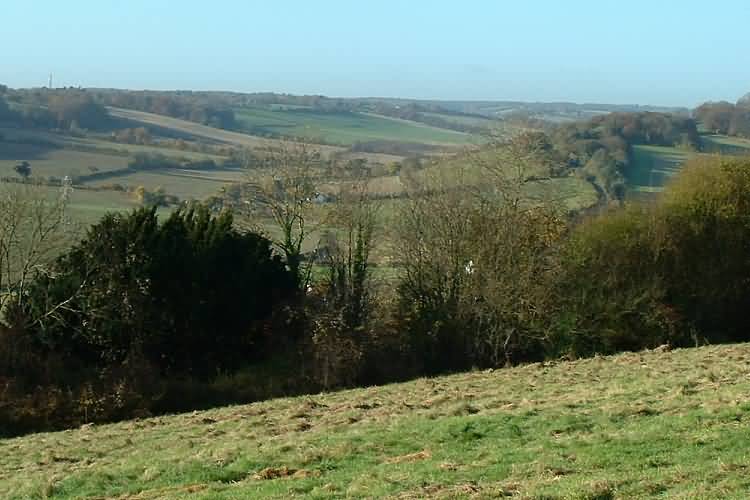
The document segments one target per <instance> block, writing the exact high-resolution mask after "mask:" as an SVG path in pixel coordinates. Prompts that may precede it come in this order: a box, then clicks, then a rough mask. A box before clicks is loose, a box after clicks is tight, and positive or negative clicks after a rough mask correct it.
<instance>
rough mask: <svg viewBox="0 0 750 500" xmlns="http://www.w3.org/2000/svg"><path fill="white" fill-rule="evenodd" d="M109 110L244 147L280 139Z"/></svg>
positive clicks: (267, 144) (136, 120)
mask: <svg viewBox="0 0 750 500" xmlns="http://www.w3.org/2000/svg"><path fill="white" fill-rule="evenodd" d="M109 112H110V114H111V115H112V116H114V117H116V118H121V119H125V120H129V121H131V122H134V123H140V124H143V125H146V126H149V125H150V126H155V127H162V128H165V129H169V130H172V131H175V132H179V133H183V134H186V135H189V136H193V137H198V138H200V139H204V140H210V141H215V142H220V143H225V144H232V145H234V146H239V147H244V148H263V147H272V146H277V145H278V144H279V141H277V140H273V139H264V138H261V137H255V136H252V135H248V134H241V133H239V132H232V131H229V130H221V129H218V128H214V127H209V126H206V125H201V124H199V123H193V122H189V121H186V120H180V119H178V118H171V117H168V116H163V115H156V114H153V113H145V112H143V111H134V110H131V109H120V108H109ZM319 149H320V150H321V152H323V153H330V152H333V151H338V150H339V149H340V148H335V147H332V146H320V148H319Z"/></svg>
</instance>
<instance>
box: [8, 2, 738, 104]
mask: <svg viewBox="0 0 750 500" xmlns="http://www.w3.org/2000/svg"><path fill="white" fill-rule="evenodd" d="M0 18H2V25H3V33H2V35H3V45H4V48H3V50H2V51H0V83H5V84H7V85H10V86H12V87H26V86H40V85H44V84H45V83H46V79H47V75H48V74H49V72H53V73H54V75H55V84H56V85H82V86H84V87H121V88H137V89H143V88H149V89H178V88H179V89H213V90H236V91H245V92H257V91H276V92H290V93H295V94H325V95H330V96H342V97H353V96H393V97H411V98H442V99H473V100H480V99H497V100H502V99H507V100H526V101H575V102H584V101H585V102H608V103H641V104H665V105H687V106H693V105H696V104H698V103H700V102H702V101H705V100H720V99H727V100H732V101H734V100H736V99H737V98H738V97H740V96H741V95H743V94H745V93H747V92H750V28H749V27H750V0H716V1H714V2H706V1H705V0H701V1H698V0H649V1H643V0H619V1H615V0H609V1H607V0H598V1H583V0H568V1H565V0H536V1H534V0H515V1H501V0H494V1H493V0H484V1H480V0H463V1H455V0H454V1H442V0H429V1H428V0H411V1H410V0H400V1H392V0H377V1H376V0H371V1H362V0H359V1H358V0H349V1H339V0H319V1H314V0H308V1H296V0H286V1H284V0H265V1H255V0H244V1H243V0H212V1H205V0H203V1H196V0H179V1H178V0H128V1H124V0H123V1H116V0H67V1H60V0H2V5H0Z"/></svg>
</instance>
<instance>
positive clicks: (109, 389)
mask: <svg viewBox="0 0 750 500" xmlns="http://www.w3.org/2000/svg"><path fill="white" fill-rule="evenodd" d="M532 156H533V155H532ZM498 158H500V160H498V162H499V163H502V162H505V161H511V160H512V159H513V158H514V156H513V155H512V154H504V155H503V156H499V157H498ZM515 158H516V159H517V160H518V159H519V158H521V157H520V156H516V157H515ZM524 158H527V159H528V157H526V156H525V157H524ZM499 163H498V164H499ZM500 172H501V170H499V169H498V170H493V169H491V168H490V169H489V170H488V173H487V176H486V177H485V179H486V183H485V185H483V186H481V187H467V188H465V189H455V188H454V189H440V186H439V185H430V184H429V182H428V181H426V182H425V184H426V185H425V186H423V190H425V191H423V192H414V193H410V197H409V200H408V201H407V203H405V204H404V206H405V208H404V209H403V211H402V212H401V213H400V214H399V219H400V222H399V223H398V224H397V225H396V226H395V227H393V228H392V230H393V234H394V236H395V237H394V241H393V245H394V254H395V255H397V256H398V258H399V262H400V263H401V269H400V273H399V276H398V277H397V278H394V279H395V283H393V282H391V283H389V284H387V286H386V285H385V284H382V283H380V284H379V283H378V282H377V281H376V280H374V279H373V275H372V258H371V255H372V252H373V248H374V245H375V243H376V242H377V240H378V237H377V222H376V221H377V220H378V217H376V209H375V208H374V205H373V204H372V201H371V200H369V199H368V198H367V196H366V194H365V193H366V190H362V191H361V192H359V193H356V192H355V193H350V194H349V195H347V196H343V195H342V196H339V197H338V201H337V203H340V204H341V206H342V207H346V208H345V209H342V210H340V211H339V212H337V213H338V217H339V218H338V219H336V221H335V224H336V227H337V228H339V230H338V231H336V232H335V233H334V232H332V233H330V234H329V235H328V238H329V241H327V244H326V248H327V252H326V258H325V260H326V262H327V269H328V270H329V275H328V277H327V279H325V280H323V281H322V282H320V283H318V284H317V285H316V286H314V287H312V288H308V281H307V280H306V279H303V278H301V276H300V275H299V274H295V273H301V272H304V266H302V267H300V266H298V265H297V264H299V262H296V264H295V265H294V266H288V265H285V262H284V261H283V260H282V259H281V258H280V257H278V256H275V255H274V252H272V250H271V242H270V241H269V240H267V239H265V238H264V237H262V236H260V235H258V234H254V233H240V232H238V231H237V230H236V229H234V228H233V226H232V218H231V216H230V215H229V214H228V213H223V214H222V215H219V216H216V215H212V214H211V213H210V212H209V211H208V209H206V208H194V209H192V210H183V211H178V212H176V213H175V214H173V215H172V216H171V217H169V218H168V219H167V220H166V221H165V222H164V223H162V224H159V223H158V221H157V219H156V214H155V211H154V210H153V209H141V210H138V211H135V212H133V213H131V214H129V215H109V216H107V217H105V218H104V219H103V220H102V221H101V222H100V223H99V224H97V225H95V226H94V227H92V228H91V229H90V230H89V232H88V233H87V235H86V237H85V238H83V240H82V241H81V242H80V243H78V244H77V245H75V246H74V247H73V248H72V249H71V250H70V251H69V252H67V253H65V254H64V255H62V256H61V257H60V258H59V259H58V260H57V261H56V262H55V264H54V266H52V268H51V269H50V270H49V271H48V272H46V273H40V274H38V275H36V277H35V278H34V280H33V283H32V284H31V286H28V287H25V288H24V296H23V297H22V298H21V300H17V301H13V303H14V304H18V306H17V307H16V308H15V309H10V310H6V311H5V313H4V318H5V321H4V324H3V326H2V328H0V335H2V341H1V343H0V391H2V395H3V397H4V401H6V403H5V406H4V407H1V408H0V425H2V426H4V427H5V428H4V429H3V431H4V432H6V433H9V432H18V431H23V430H29V429H39V428H51V427H59V426H68V425H75V424H79V423H83V422H86V421H102V420H111V419H117V418H127V417H132V416H138V415H142V414H148V413H153V412H158V411H167V410H171V411H173V410H176V409H187V408H191V407H199V406H203V405H206V404H215V403H226V402H230V401H243V400H247V399H255V398H262V397H269V396H274V395H281V394H291V393H295V392H297V393H298V392H304V391H310V390H319V389H330V388H334V387H339V386H347V385H356V384H372V383H383V382H388V381H393V380H399V379H404V378H408V377H413V376H418V375H423V374H436V373H442V372H449V371H455V370H464V369H471V368H473V367H496V366H505V365H508V364H516V363H523V362H529V361H536V360H543V359H548V358H556V357H561V356H567V357H578V356H588V355H593V354H595V353H602V354H606V353H614V352H618V351H622V350H638V349H643V348H654V347H657V346H660V345H662V344H670V345H672V346H694V345H697V344H701V343H707V342H708V343H713V342H727V341H730V342H736V341H747V340H750V320H748V316H747V315H746V314H745V312H746V311H747V310H748V308H749V307H750V293H748V291H747V290H748V287H747V285H748V283H749V282H750V251H749V250H750V216H748V214H750V161H748V160H746V159H710V160H705V159H702V160H696V161H693V162H692V163H690V164H689V165H687V166H686V167H685V170H684V172H683V173H682V174H681V175H680V176H679V177H678V179H677V181H676V182H674V184H673V185H671V186H669V187H668V189H667V191H666V192H665V194H664V196H663V197H661V198H660V199H659V200H658V201H657V202H655V203H651V204H646V205H631V206H629V207H626V208H625V209H620V210H614V211H609V212H607V213H604V214H601V215H599V216H596V217H593V218H590V219H588V220H585V221H583V222H582V223H578V224H573V222H572V221H570V220H569V219H568V218H567V217H566V216H564V215H563V213H564V211H563V210H561V209H560V208H559V207H556V206H555V205H554V204H553V203H550V204H534V205H530V204H529V203H528V202H527V201H525V200H524V196H523V192H524V191H523V190H524V183H525V182H527V179H525V178H524V176H523V175H522V176H520V177H519V178H518V179H509V178H507V177H506V176H504V175H501V174H500ZM490 174H492V175H490ZM493 175H495V176H494V177H493ZM453 180H455V179H453ZM425 192H432V193H442V194H439V195H432V196H426V195H424V194H425ZM293 216H294V218H293V219H292V220H297V217H298V212H296V211H295V212H293ZM287 250H288V249H287ZM285 251H286V250H285ZM394 289H395V293H394ZM248 384H249V385H248ZM175 391H179V393H180V394H182V395H183V396H182V397H181V398H180V397H175V394H176V392H175Z"/></svg>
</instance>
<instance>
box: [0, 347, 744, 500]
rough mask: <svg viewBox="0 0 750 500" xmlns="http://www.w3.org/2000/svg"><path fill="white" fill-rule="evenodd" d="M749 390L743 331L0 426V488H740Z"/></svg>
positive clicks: (610, 493)
mask: <svg viewBox="0 0 750 500" xmlns="http://www.w3.org/2000/svg"><path fill="white" fill-rule="evenodd" d="M749 392H750V345H746V344H745V345H734V346H716V347H705V348H700V349H685V350H677V351H673V352H645V353H637V354H632V353H631V354H623V355H620V356H615V357H611V358H602V357H599V358H594V359H588V360H581V361H577V362H560V363H546V364H533V365H528V366H524V367H519V368H513V369H508V370H498V371H495V372H476V373H468V374H461V375H454V376H449V377H441V378H435V379H421V380H417V381H414V382H409V383H404V384H395V385H389V386H384V387H374V388H368V389H358V390H351V391H343V392H339V393H333V394H328V395H317V396H310V397H300V398H290V399H279V400H272V401H267V402H262V403H256V404H252V405H246V406H235V407H227V408H221V409H216V410H210V411H205V412H194V413H188V414H182V415H175V416H168V417H159V418H151V419H145V420H137V421H131V422H124V423H120V424H115V425H106V426H95V427H84V428H81V429H78V430H72V431H67V432H58V433H48V434H37V435H31V436H27V437H23V438H17V439H10V440H5V441H0V496H2V497H3V498H41V497H43V496H44V495H46V496H48V497H56V498H87V497H93V498H104V497H106V498H109V497H118V498H138V499H155V498H203V499H209V498H210V499H221V498H259V497H274V498H292V497H306V498H333V497H339V498H344V497H369V498H372V497H387V496H398V497H399V498H425V497H450V498H454V497H483V498H493V497H497V496H501V495H504V494H516V495H518V496H520V497H522V498H591V499H593V498H600V499H604V498H638V497H641V498H644V497H656V496H659V497H662V498H664V497H670V498H675V497H678V498H686V497H691V498H746V497H747V492H748V491H750V475H748V471H749V470H750V456H749V455H748V453H749V452H748V446H747V443H748V441H747V439H748V438H747V424H748V421H750V403H748V401H747V394H748V393H749ZM120 495H122V496H120Z"/></svg>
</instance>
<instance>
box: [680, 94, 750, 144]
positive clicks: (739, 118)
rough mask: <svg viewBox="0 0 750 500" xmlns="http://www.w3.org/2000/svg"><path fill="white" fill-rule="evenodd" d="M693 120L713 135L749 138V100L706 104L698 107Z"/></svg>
mask: <svg viewBox="0 0 750 500" xmlns="http://www.w3.org/2000/svg"><path fill="white" fill-rule="evenodd" d="M694 114H695V118H696V119H697V120H698V121H700V122H701V123H702V124H703V127H704V128H705V129H707V130H709V131H710V132H712V133H715V134H724V135H732V136H739V137H749V138H750V99H747V96H746V97H745V98H743V99H740V100H739V101H737V104H736V105H735V104H732V103H730V102H707V103H705V104H702V105H701V106H699V107H698V108H697V109H696V110H695V112H694Z"/></svg>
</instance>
